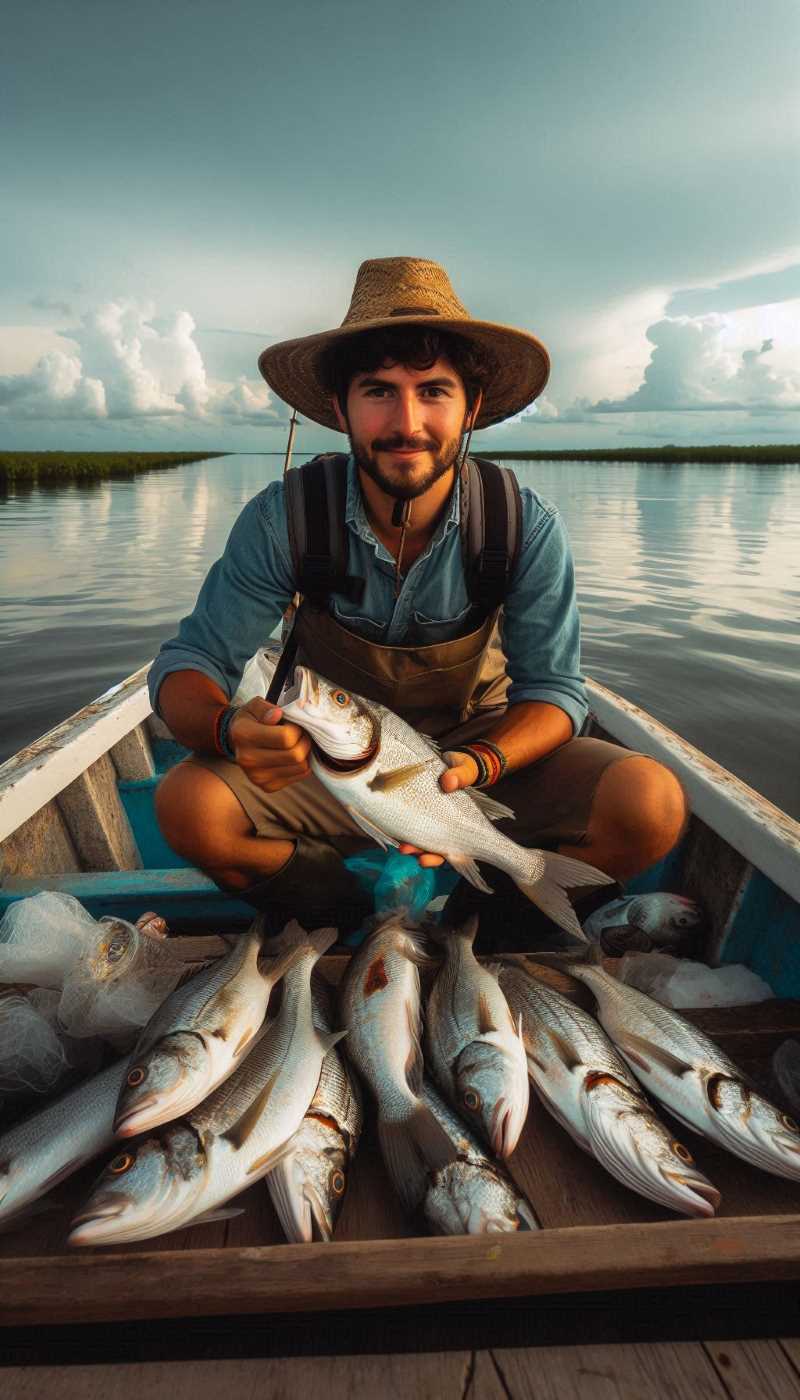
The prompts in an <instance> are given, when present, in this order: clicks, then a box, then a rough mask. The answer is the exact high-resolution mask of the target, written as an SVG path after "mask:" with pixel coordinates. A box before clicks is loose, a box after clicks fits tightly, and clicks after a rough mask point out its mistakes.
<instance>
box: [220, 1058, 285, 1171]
mask: <svg viewBox="0 0 800 1400" xmlns="http://www.w3.org/2000/svg"><path fill="white" fill-rule="evenodd" d="M279 1074H280V1067H278V1069H276V1070H275V1071H274V1073H273V1074H271V1075H270V1077H269V1079H268V1080H267V1082H266V1084H265V1085H264V1088H263V1089H261V1090H260V1092H259V1093H258V1094H256V1097H255V1098H254V1099H253V1102H252V1103H251V1104H248V1106H247V1108H246V1109H245V1111H244V1113H243V1114H242V1116H241V1118H238V1119H237V1121H236V1122H235V1123H234V1124H232V1126H231V1127H230V1128H228V1130H227V1132H224V1133H223V1134H222V1136H223V1137H224V1138H225V1139H226V1140H227V1141H228V1142H229V1143H231V1144H232V1146H233V1147H235V1148H236V1149H237V1150H238V1149H239V1148H240V1147H243V1146H244V1144H245V1143H246V1142H247V1139H248V1138H249V1137H250V1134H251V1133H252V1131H253V1129H254V1128H255V1127H256V1124H257V1123H258V1121H259V1119H260V1118H261V1115H262V1113H263V1112H264V1109H265V1108H266V1106H267V1104H268V1102H269V1097H270V1094H271V1093H272V1090H273V1089H274V1088H275V1081H276V1079H277V1078H278V1075H279Z"/></svg>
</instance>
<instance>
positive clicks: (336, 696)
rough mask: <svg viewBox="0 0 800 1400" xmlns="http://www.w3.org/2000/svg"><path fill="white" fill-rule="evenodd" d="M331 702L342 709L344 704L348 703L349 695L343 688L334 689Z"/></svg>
mask: <svg viewBox="0 0 800 1400" xmlns="http://www.w3.org/2000/svg"><path fill="white" fill-rule="evenodd" d="M333 703H334V705H339V706H340V707H341V708H342V709H344V707H345V705H349V704H350V696H349V695H348V694H347V693H346V692H345V691H344V690H334V692H333Z"/></svg>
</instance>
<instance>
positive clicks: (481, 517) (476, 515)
mask: <svg viewBox="0 0 800 1400" xmlns="http://www.w3.org/2000/svg"><path fill="white" fill-rule="evenodd" d="M521 539H522V502H521V499H520V493H519V483H518V482H517V478H516V477H515V475H514V473H513V472H512V471H510V470H509V469H508V468H506V467H499V466H498V465H497V463H496V462H490V461H489V460H488V458H486V457H468V458H467V461H466V463H465V465H464V469H463V471H462V474H461V549H462V555H463V559H464V571H465V574H466V581H467V591H468V593H469V596H470V601H471V602H472V603H477V604H479V605H480V607H482V608H484V609H485V610H486V612H492V611H494V610H495V609H496V608H499V607H501V605H502V604H503V602H504V600H505V597H506V594H507V593H508V590H509V588H510V586H511V580H512V578H513V575H514V569H515V567H516V563H517V559H518V558H519V551H520V544H521Z"/></svg>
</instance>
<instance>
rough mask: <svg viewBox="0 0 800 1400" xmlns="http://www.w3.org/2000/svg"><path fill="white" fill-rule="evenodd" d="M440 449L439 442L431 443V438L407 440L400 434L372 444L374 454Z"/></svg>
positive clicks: (434, 450)
mask: <svg viewBox="0 0 800 1400" xmlns="http://www.w3.org/2000/svg"><path fill="white" fill-rule="evenodd" d="M438 447H439V444H438V442H431V441H430V439H429V438H405V437H401V436H400V435H399V434H395V436H394V437H391V438H375V440H374V441H373V444H372V450H373V452H436V451H437V450H438Z"/></svg>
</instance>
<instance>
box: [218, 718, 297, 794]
mask: <svg viewBox="0 0 800 1400" xmlns="http://www.w3.org/2000/svg"><path fill="white" fill-rule="evenodd" d="M282 718H283V710H281V709H279V708H278V706H277V705H270V704H268V703H267V701H266V700H261V699H260V698H256V699H255V700H248V702H247V704H246V705H242V706H241V708H240V709H239V710H237V712H236V714H235V715H234V717H233V719H232V720H231V722H230V725H229V727H228V743H229V744H230V746H231V748H232V749H233V752H234V753H235V754H236V762H237V763H238V765H239V767H240V768H241V769H242V771H243V772H245V773H246V774H247V776H248V778H249V779H250V781H251V782H253V783H255V784H256V786H257V787H260V788H262V789H263V791H264V792H279V791H280V789H281V788H283V787H288V786H289V784H290V783H299V782H300V780H301V778H307V777H308V774H309V772H310V769H309V765H308V755H309V752H310V750H311V740H310V739H309V737H308V735H307V734H306V732H305V730H303V729H301V728H300V727H299V725H297V724H289V723H284V724H281V720H282Z"/></svg>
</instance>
